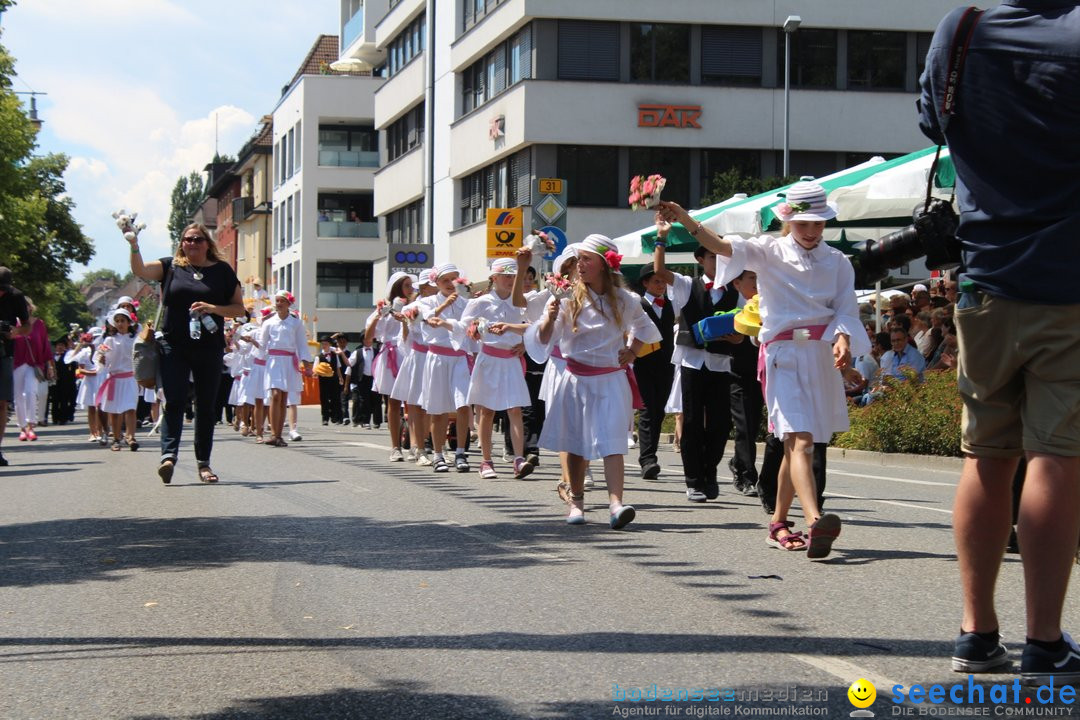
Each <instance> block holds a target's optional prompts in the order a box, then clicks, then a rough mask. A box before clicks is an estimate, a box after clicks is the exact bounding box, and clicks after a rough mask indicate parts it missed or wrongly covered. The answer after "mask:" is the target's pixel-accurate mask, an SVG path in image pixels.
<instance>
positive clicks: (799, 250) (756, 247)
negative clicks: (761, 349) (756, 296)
mask: <svg viewBox="0 0 1080 720" xmlns="http://www.w3.org/2000/svg"><path fill="white" fill-rule="evenodd" d="M725 239H726V240H730V242H731V247H732V255H731V258H725V257H723V256H717V258H716V261H717V269H718V270H722V273H721V277H720V282H721V283H725V284H726V283H728V282H731V281H732V280H734V279H735V278H736V277H738V276H739V275H740V274H741V273H742V271H743V270H753V271H754V272H756V273H757V284H758V289H759V291H760V294H761V301H760V305H759V307H758V312H759V314H760V315H761V332H760V333H759V335H758V337H759V339H760V340H761V342H768V341H769V340H772V339H773V338H774V337H776V336H777V335H779V334H780V333H781V332H783V331H785V330H793V329H795V328H805V327H810V326H813V325H825V326H826V329H825V333H824V335H823V336H822V339H823V340H824V341H826V342H832V340H833V339H834V338H835V336H836V334H837V333H846V334H847V335H848V337H849V338H850V346H851V355H852V357H857V356H859V355H865V354H867V353H869V352H870V341H869V340H868V339H867V337H866V330H865V329H864V328H863V325H862V322H861V321H860V320H859V305H858V303H857V302H856V300H855V271H854V270H853V269H852V267H851V262H850V261H849V260H848V259H847V258H846V257H845V256H844V254H843V253H842V252H840V251H839V250H837V249H835V248H832V247H829V246H828V245H826V244H825V243H819V244H818V246H817V247H815V248H814V249H812V250H807V249H805V248H803V247H802V246H800V245H799V244H798V243H796V242H795V240H794V239H793V238H792V237H791V236H790V235H785V236H783V237H780V238H775V237H772V236H770V235H762V236H761V237H754V238H745V239H744V238H741V237H739V236H737V235H728V236H726V237H725Z"/></svg>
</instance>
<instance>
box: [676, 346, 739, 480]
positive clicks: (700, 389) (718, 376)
mask: <svg viewBox="0 0 1080 720" xmlns="http://www.w3.org/2000/svg"><path fill="white" fill-rule="evenodd" d="M679 371H680V372H681V373H682V401H683V431H682V442H681V445H680V449H681V454H682V461H683V475H684V476H685V478H686V486H687V487H689V488H694V489H696V490H702V491H705V490H706V488H708V487H710V486H713V487H715V485H716V466H717V465H719V464H720V458H722V457H723V456H724V445H725V444H726V443H727V439H728V433H730V432H731V375H729V374H728V373H726V372H712V371H711V370H706V369H704V368H688V367H686V366H683V367H682V368H680V370H679Z"/></svg>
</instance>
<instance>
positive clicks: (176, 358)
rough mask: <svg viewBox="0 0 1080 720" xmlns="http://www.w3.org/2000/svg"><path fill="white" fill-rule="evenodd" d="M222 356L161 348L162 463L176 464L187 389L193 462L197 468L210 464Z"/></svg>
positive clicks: (186, 347)
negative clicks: (191, 403) (190, 404)
mask: <svg viewBox="0 0 1080 720" xmlns="http://www.w3.org/2000/svg"><path fill="white" fill-rule="evenodd" d="M222 354H223V353H222V350H221V349H220V348H203V347H199V346H194V347H193V346H190V345H183V346H166V345H163V346H162V351H161V370H160V372H161V389H162V390H163V391H164V393H165V407H164V408H162V420H161V457H162V459H165V458H172V459H173V460H176V457H177V455H178V454H179V452H180V434H181V433H182V432H183V429H184V411H185V409H186V406H187V400H188V390H189V388H190V389H191V390H193V395H194V416H195V461H196V463H197V464H198V465H199V466H203V465H209V464H210V453H211V452H212V451H213V449H214V411H215V410H216V409H217V408H216V405H217V393H218V385H220V384H221V356H222Z"/></svg>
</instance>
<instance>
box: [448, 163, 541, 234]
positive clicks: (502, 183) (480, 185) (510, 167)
mask: <svg viewBox="0 0 1080 720" xmlns="http://www.w3.org/2000/svg"><path fill="white" fill-rule="evenodd" d="M531 195H532V164H531V154H530V151H529V150H528V149H525V150H522V151H521V152H518V153H515V154H513V155H511V156H510V157H508V158H504V159H502V160H500V161H498V162H496V163H492V164H491V165H488V166H487V167H486V168H483V169H482V170H478V171H477V172H474V173H473V174H472V175H469V176H467V177H465V178H462V180H461V225H463V226H464V225H471V224H472V223H474V222H481V221H482V220H484V217H485V211H486V210H487V209H488V208H509V207H517V206H518V205H528V204H529V202H530V198H531Z"/></svg>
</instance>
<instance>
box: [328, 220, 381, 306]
mask: <svg viewBox="0 0 1080 720" xmlns="http://www.w3.org/2000/svg"><path fill="white" fill-rule="evenodd" d="M318 226H319V227H318V235H319V237H320V238H377V237H379V223H378V221H375V220H372V221H371V222H351V221H348V220H342V221H335V220H319V222H318ZM320 304H321V303H320Z"/></svg>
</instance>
